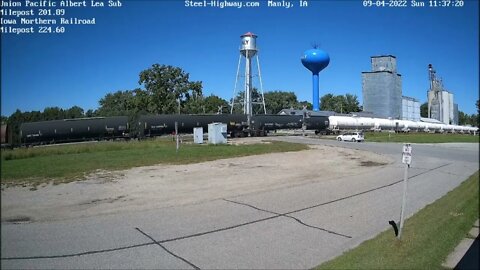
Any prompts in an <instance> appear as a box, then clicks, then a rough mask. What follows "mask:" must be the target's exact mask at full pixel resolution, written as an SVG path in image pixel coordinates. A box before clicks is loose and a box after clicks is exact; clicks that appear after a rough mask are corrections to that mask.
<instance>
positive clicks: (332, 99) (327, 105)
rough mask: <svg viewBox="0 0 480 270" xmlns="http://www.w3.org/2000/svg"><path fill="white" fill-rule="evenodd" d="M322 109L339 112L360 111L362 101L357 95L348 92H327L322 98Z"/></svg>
mask: <svg viewBox="0 0 480 270" xmlns="http://www.w3.org/2000/svg"><path fill="white" fill-rule="evenodd" d="M320 110H322V111H334V112H337V113H351V112H359V111H360V103H359V102H358V98H357V96H356V95H351V94H346V95H344V96H343V95H338V96H335V95H333V94H330V93H329V94H326V95H324V96H322V97H321V98H320Z"/></svg>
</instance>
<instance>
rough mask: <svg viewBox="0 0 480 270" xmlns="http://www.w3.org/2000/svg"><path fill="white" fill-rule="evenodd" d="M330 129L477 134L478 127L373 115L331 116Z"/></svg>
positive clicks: (333, 130) (337, 131)
mask: <svg viewBox="0 0 480 270" xmlns="http://www.w3.org/2000/svg"><path fill="white" fill-rule="evenodd" d="M328 119H329V123H330V125H329V127H328V131H329V132H331V133H339V132H340V131H342V130H346V129H350V130H364V131H396V132H430V133H468V134H477V133H478V128H477V127H470V126H458V125H446V124H444V123H441V122H439V121H436V122H435V121H434V120H432V119H425V120H426V121H410V120H396V119H384V118H371V117H351V116H329V117H328Z"/></svg>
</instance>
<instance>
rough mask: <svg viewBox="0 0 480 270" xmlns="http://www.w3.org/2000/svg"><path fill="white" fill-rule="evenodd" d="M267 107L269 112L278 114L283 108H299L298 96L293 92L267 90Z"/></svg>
mask: <svg viewBox="0 0 480 270" xmlns="http://www.w3.org/2000/svg"><path fill="white" fill-rule="evenodd" d="M265 107H266V110H267V113H269V114H277V113H279V112H280V111H281V110H282V109H289V108H298V100H297V96H296V95H295V93H293V92H283V91H272V92H266V93H265Z"/></svg>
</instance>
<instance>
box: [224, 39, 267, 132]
mask: <svg viewBox="0 0 480 270" xmlns="http://www.w3.org/2000/svg"><path fill="white" fill-rule="evenodd" d="M240 39H241V45H240V56H239V58H238V67H237V77H236V80H235V87H234V90H233V98H232V104H231V113H233V108H234V105H235V97H236V94H237V83H238V81H239V78H240V77H241V76H240V66H241V62H242V58H243V59H245V86H244V97H243V104H242V105H243V113H244V114H246V115H247V116H248V123H249V125H250V117H251V116H252V115H253V106H252V105H253V104H261V105H263V107H262V109H263V111H264V113H266V110H265V98H264V95H263V85H262V77H261V74H260V63H259V60H258V49H257V35H255V34H253V33H251V32H248V33H245V34H243V35H241V36H240ZM255 56H256V57H255ZM254 57H255V58H254ZM253 59H256V62H257V69H258V78H259V81H260V93H259V94H261V97H260V98H261V101H258V100H252V92H253V80H252V79H253V77H254V75H253V71H252V62H253Z"/></svg>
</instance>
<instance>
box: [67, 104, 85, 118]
mask: <svg viewBox="0 0 480 270" xmlns="http://www.w3.org/2000/svg"><path fill="white" fill-rule="evenodd" d="M84 116H85V115H84V113H83V109H82V108H80V107H78V106H73V107H71V108H70V109H68V110H66V111H65V118H67V119H73V118H82V117H84Z"/></svg>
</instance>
